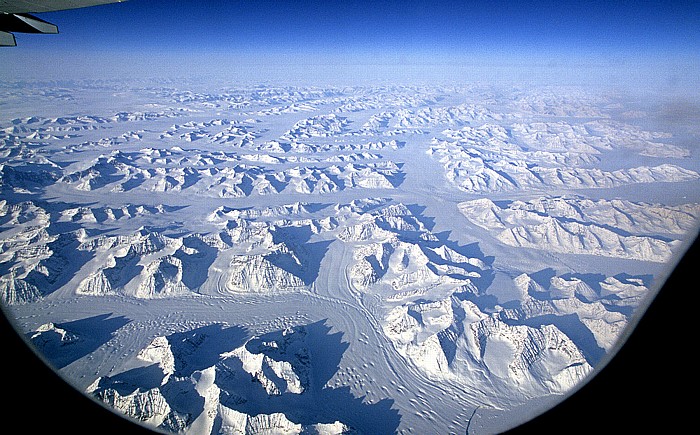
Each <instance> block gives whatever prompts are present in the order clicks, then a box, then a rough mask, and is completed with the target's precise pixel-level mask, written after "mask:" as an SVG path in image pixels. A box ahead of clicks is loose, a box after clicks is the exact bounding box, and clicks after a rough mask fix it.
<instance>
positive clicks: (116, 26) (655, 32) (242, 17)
mask: <svg viewBox="0 0 700 435" xmlns="http://www.w3.org/2000/svg"><path fill="white" fill-rule="evenodd" d="M40 16H41V17H43V18H45V19H47V20H49V21H51V22H53V23H55V24H57V25H58V26H59V29H60V31H61V33H62V36H61V37H46V36H43V37H42V36H34V35H18V40H19V42H20V44H22V46H24V47H25V48H26V49H29V48H46V49H57V50H71V49H73V50H85V49H103V50H105V49H107V50H109V49H124V50H133V49H138V50H196V49H200V50H202V49H203V50H214V51H227V50H232V51H245V50H257V51H260V50H262V51H272V52H275V51H295V50H308V51H333V52H353V53H354V52H375V53H376V52H382V51H394V52H395V51H402V52H413V51H416V50H417V51H423V52H440V53H447V54H459V53H474V52H480V51H484V50H496V51H506V52H510V51H531V50H538V51H544V52H550V53H554V54H556V53H557V52H559V51H572V50H573V51H582V52H617V53H625V52H630V51H631V52H638V51H654V52H660V51H667V50H674V51H675V50H678V51H686V52H692V51H693V50H694V51H697V50H698V49H700V2H697V1H695V2H677V1H670V2H661V1H656V2H649V1H586V2H571V1H536V0H533V1H530V2H514V1H480V2H475V1H452V2H444V1H412V0H403V1H386V0H375V1H356V0H348V1H340V0H328V1H294V0H288V1H284V0H272V1H270V0H244V1H236V0H233V1H210V0H203V1H182V0H180V1H178V0H129V1H127V2H125V3H121V4H114V5H107V6H98V7H92V8H85V9H78V10H71V11H63V12H53V13H45V14H41V15H40Z"/></svg>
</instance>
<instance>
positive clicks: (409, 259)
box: [0, 79, 700, 434]
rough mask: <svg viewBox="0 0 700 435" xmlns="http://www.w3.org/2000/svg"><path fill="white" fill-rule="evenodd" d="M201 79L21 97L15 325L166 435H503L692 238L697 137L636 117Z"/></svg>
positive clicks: (12, 222)
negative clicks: (210, 82)
mask: <svg viewBox="0 0 700 435" xmlns="http://www.w3.org/2000/svg"><path fill="white" fill-rule="evenodd" d="M183 83H187V84H177V85H176V84H174V83H173V82H171V81H162V82H161V81H158V80H155V81H153V82H152V83H151V82H149V84H148V86H144V83H143V82H132V81H130V79H123V80H116V81H110V80H104V81H100V83H93V82H83V81H80V80H78V81H75V82H71V83H61V84H60V85H59V84H58V83H54V84H51V83H43V84H38V83H34V82H27V83H24V84H23V85H22V86H21V87H20V88H17V89H14V88H13V86H14V84H11V85H6V84H2V83H0V100H2V101H5V100H3V97H6V98H7V99H8V100H7V101H10V102H21V103H22V104H19V105H18V106H17V107H16V108H14V109H11V108H10V106H11V104H9V103H8V104H3V105H0V114H2V115H3V116H0V195H1V196H0V300H1V301H2V304H3V308H4V309H6V312H7V313H8V314H9V315H10V316H12V317H14V318H15V320H16V321H17V322H16V324H17V327H18V329H19V330H20V331H19V332H20V333H21V334H23V335H24V336H25V337H26V338H27V339H28V341H29V342H30V343H32V345H33V346H34V347H35V348H36V349H37V351H38V352H39V353H41V354H42V355H43V356H45V357H46V360H47V361H48V362H49V363H50V364H51V365H52V366H53V367H54V368H55V369H56V370H58V371H59V372H60V373H61V375H63V376H64V377H65V378H66V379H67V380H69V382H70V383H71V384H72V385H74V386H75V387H76V388H78V389H79V390H81V391H85V392H87V394H89V395H90V396H91V397H93V398H96V399H97V400H99V401H101V402H103V403H105V404H107V405H108V406H110V407H112V408H114V409H115V411H117V412H118V413H120V414H123V415H126V416H128V417H129V418H133V419H135V420H137V421H139V422H140V423H143V424H146V425H147V426H148V427H151V428H157V429H158V430H161V431H164V432H177V433H191V434H204V433H207V434H208V433H249V434H261V433H382V434H383V433H464V432H465V431H466V430H467V428H468V431H469V433H498V432H503V431H504V430H506V429H508V428H510V427H512V426H513V425H516V424H518V423H520V422H522V419H523V418H528V417H524V416H525V415H530V414H528V413H529V412H530V411H532V412H539V411H540V410H541V408H540V406H541V404H542V403H545V402H547V403H549V401H552V400H553V399H555V398H557V397H561V396H562V395H564V394H566V393H567V392H569V391H571V390H573V389H575V388H576V387H577V386H578V385H580V383H581V382H584V381H585V380H586V379H587V378H588V377H589V376H590V375H591V374H592V373H594V371H595V369H596V367H597V366H598V365H599V364H600V362H601V361H603V360H604V359H605V357H606V355H608V354H609V353H610V352H612V351H614V350H615V348H616V344H618V343H619V340H620V338H621V337H624V336H625V332H626V328H627V327H628V325H629V324H630V322H631V321H632V319H634V317H635V316H636V315H637V314H638V311H637V310H638V309H639V307H642V306H644V305H645V300H646V298H647V297H649V295H652V294H653V293H654V291H655V290H656V289H657V288H658V286H659V285H660V283H662V282H663V280H664V278H665V276H666V274H667V273H668V271H669V270H670V269H671V267H672V265H673V262H674V261H675V260H676V259H677V257H678V255H679V254H680V253H682V249H683V247H684V246H685V243H686V242H687V240H688V239H690V238H691V237H693V236H694V235H695V234H696V233H697V228H698V224H699V218H700V205H699V204H700V189H698V187H699V186H700V184H699V183H700V165H699V164H698V160H697V156H696V155H695V154H696V153H695V150H694V148H692V146H689V145H688V144H690V143H692V142H693V141H696V140H697V132H696V131H695V132H693V131H691V130H688V129H685V127H684V126H682V125H680V124H673V123H664V122H656V121H654V122H650V121H651V119H650V117H651V116H653V113H654V110H655V109H654V107H656V106H655V104H651V103H650V104H649V105H648V107H645V108H643V107H641V106H643V105H644V104H645V103H643V102H642V100H636V99H635V100H627V99H626V97H624V96H621V95H616V94H615V95H613V94H608V93H606V92H600V93H598V92H591V91H590V90H585V89H574V88H564V87H543V88H538V89H529V88H528V89H519V88H517V87H497V86H488V85H464V86H458V85H457V84H452V85H449V86H447V85H445V86H443V85H436V84H431V85H393V84H376V85H367V86H354V87H353V86H347V87H345V86H343V87H330V86H329V87H311V86H310V87H305V86H286V85H280V86H272V85H265V86H258V85H251V86H247V85H232V84H225V85H224V84H221V83H219V84H217V85H216V86H214V85H213V84H212V85H211V86H208V84H207V83H199V82H197V83H195V82H183ZM44 87H48V89H44ZM105 95H109V96H110V97H109V98H105ZM34 102H36V105H38V104H39V103H41V110H39V109H38V108H39V106H36V107H33V104H35V103H34ZM34 109H36V110H34ZM642 109H644V110H642ZM3 120H4V121H3ZM652 125H653V126H655V127H654V128H653V129H652V128H651V126H652ZM48 394H49V396H50V393H48ZM47 400H51V397H49V398H48V399H47ZM96 430H99V428H96Z"/></svg>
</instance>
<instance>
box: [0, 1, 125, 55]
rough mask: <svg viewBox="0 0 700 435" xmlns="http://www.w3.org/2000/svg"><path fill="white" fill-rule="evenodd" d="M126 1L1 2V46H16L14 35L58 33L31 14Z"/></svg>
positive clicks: (48, 24) (55, 29)
mask: <svg viewBox="0 0 700 435" xmlns="http://www.w3.org/2000/svg"><path fill="white" fill-rule="evenodd" d="M122 1H126V0H0V46H15V45H17V43H16V42H15V36H14V35H13V33H58V27H56V26H55V25H54V24H51V23H49V22H46V21H44V20H42V19H41V18H37V17H34V16H32V15H30V13H41V12H53V11H62V10H66V9H78V8H85V7H88V6H97V5H104V4H108V3H120V2H122Z"/></svg>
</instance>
